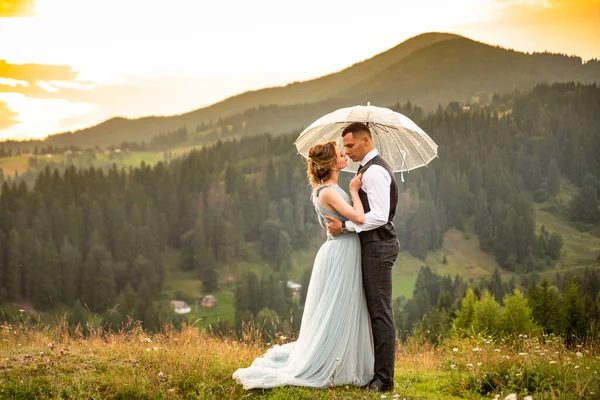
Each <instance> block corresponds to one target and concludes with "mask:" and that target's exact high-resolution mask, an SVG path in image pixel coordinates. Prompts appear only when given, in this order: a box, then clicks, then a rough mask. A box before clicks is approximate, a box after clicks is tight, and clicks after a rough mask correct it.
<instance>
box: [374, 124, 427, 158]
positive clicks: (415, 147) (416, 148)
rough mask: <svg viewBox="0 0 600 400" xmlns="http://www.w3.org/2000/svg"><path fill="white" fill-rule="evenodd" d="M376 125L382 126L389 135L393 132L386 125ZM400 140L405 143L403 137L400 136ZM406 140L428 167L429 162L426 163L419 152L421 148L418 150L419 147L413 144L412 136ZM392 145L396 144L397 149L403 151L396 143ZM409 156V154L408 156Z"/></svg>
mask: <svg viewBox="0 0 600 400" xmlns="http://www.w3.org/2000/svg"><path fill="white" fill-rule="evenodd" d="M376 125H379V126H380V127H382V128H383V129H385V131H386V132H387V133H389V134H390V135H391V132H390V131H389V129H388V127H387V126H386V125H384V124H376ZM403 129H406V128H403ZM398 138H399V139H400V140H401V141H402V142H404V140H403V139H404V138H402V137H400V136H398ZM406 138H407V139H408V142H409V143H410V145H411V146H412V147H413V148H414V149H415V150H416V152H417V154H418V155H419V157H421V160H422V161H423V165H427V161H425V158H424V157H423V155H422V154H421V152H420V151H419V148H418V147H417V146H416V145H415V144H414V143H413V141H412V140H411V138H410V136H406ZM392 143H394V144H395V145H396V148H397V149H398V150H399V151H402V150H401V149H400V147H399V146H398V144H397V143H396V141H394V140H392ZM401 154H402V153H401ZM407 155H408V154H407Z"/></svg>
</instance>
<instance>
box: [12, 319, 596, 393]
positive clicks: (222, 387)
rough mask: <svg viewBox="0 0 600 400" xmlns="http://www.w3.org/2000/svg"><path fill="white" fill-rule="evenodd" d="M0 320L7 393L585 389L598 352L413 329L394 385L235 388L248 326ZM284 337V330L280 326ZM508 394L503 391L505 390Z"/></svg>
mask: <svg viewBox="0 0 600 400" xmlns="http://www.w3.org/2000/svg"><path fill="white" fill-rule="evenodd" d="M1 328H2V329H0V332H1V333H0V336H1V337H2V341H1V344H0V353H1V354H2V357H1V359H0V371H1V372H0V398H6V399H32V398H35V399H58V398H86V399H130V398H137V399H178V398H185V399H241V398H245V399H382V398H388V399H404V398H406V399H479V398H500V399H504V398H505V397H506V396H508V395H510V394H517V395H518V398H519V399H522V398H524V397H525V396H527V395H531V396H532V397H533V398H534V399H536V400H537V399H557V398H558V399H594V398H598V394H600V378H599V376H598V371H599V370H600V352H599V350H598V348H593V347H591V346H581V347H577V348H574V349H572V350H568V349H566V348H565V347H564V346H563V345H562V340H561V339H559V338H553V337H548V336H542V337H541V338H540V339H538V338H521V339H518V340H517V341H516V342H507V343H501V342H494V341H492V340H484V339H482V338H477V337H475V338H471V339H456V340H447V341H446V342H444V343H442V344H441V345H439V346H432V345H430V344H428V343H425V342H420V341H419V340H418V339H413V340H412V341H410V342H408V343H407V344H406V345H399V346H398V348H397V352H396V377H395V388H394V392H393V393H388V394H386V395H384V396H385V397H384V396H382V395H381V394H373V393H367V392H364V391H362V390H360V389H357V388H354V387H348V386H346V387H331V388H327V389H322V390H314V389H306V388H295V387H286V388H277V389H273V390H253V391H244V390H243V389H242V388H241V386H239V385H238V384H236V383H235V382H234V381H233V380H232V379H231V374H232V373H233V372H234V371H235V370H236V369H237V368H240V367H245V366H248V365H249V364H250V363H251V362H252V360H253V359H254V358H255V357H257V356H259V355H261V354H262V353H263V352H264V351H265V349H266V346H267V345H265V344H262V341H261V340H260V334H259V332H257V331H246V333H245V335H244V337H243V338H242V339H240V340H236V339H233V338H229V337H214V336H211V335H210V334H208V333H206V332H203V331H199V330H198V329H197V328H196V327H194V326H187V327H184V328H183V329H182V330H181V331H176V330H173V329H171V328H167V329H165V330H163V332H162V333H161V334H156V335H152V336H149V335H147V334H146V333H145V332H144V331H142V330H141V329H133V330H131V331H129V332H123V333H116V334H106V333H103V332H101V331H92V332H91V333H90V334H89V335H88V336H87V337H84V336H83V335H82V334H81V331H79V332H76V333H75V335H69V334H68V333H67V330H66V328H61V327H57V328H52V329H49V328H39V327H34V328H31V327H27V326H26V325H21V326H8V325H5V326H3V327H1ZM281 340H282V342H283V341H284V340H291V338H286V337H285V336H281ZM509 398H510V397H509Z"/></svg>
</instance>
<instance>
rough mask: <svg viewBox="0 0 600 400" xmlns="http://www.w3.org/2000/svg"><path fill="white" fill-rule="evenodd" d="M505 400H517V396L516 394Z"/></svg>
mask: <svg viewBox="0 0 600 400" xmlns="http://www.w3.org/2000/svg"><path fill="white" fill-rule="evenodd" d="M504 400H517V394H516V393H511V394H509V395H508V396H506V397H505V398H504Z"/></svg>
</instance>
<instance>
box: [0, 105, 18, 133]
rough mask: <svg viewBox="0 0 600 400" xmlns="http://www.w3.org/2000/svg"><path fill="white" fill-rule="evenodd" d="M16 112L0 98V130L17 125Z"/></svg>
mask: <svg viewBox="0 0 600 400" xmlns="http://www.w3.org/2000/svg"><path fill="white" fill-rule="evenodd" d="M17 116H18V114H17V113H16V112H14V111H13V110H11V109H10V107H9V106H8V104H6V103H5V102H3V101H1V100H0V131H1V130H4V129H8V128H10V127H11V126H14V125H17V124H18V123H19V121H18V120H17V119H16V118H17Z"/></svg>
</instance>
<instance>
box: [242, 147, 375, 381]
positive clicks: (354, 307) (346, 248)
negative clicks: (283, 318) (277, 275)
mask: <svg viewBox="0 0 600 400" xmlns="http://www.w3.org/2000/svg"><path fill="white" fill-rule="evenodd" d="M308 155H309V158H308V171H307V175H308V179H309V181H310V183H311V185H312V187H313V191H312V202H313V204H314V206H315V210H316V212H317V214H318V216H319V222H320V223H321V226H323V219H324V218H325V216H326V215H330V216H334V217H336V218H339V219H341V220H343V221H345V220H350V221H352V222H355V223H357V224H362V223H363V221H364V215H365V214H364V210H363V207H362V204H361V202H360V199H359V197H358V190H359V189H360V187H361V184H362V182H361V176H360V175H357V176H355V177H354V178H353V179H352V181H351V182H350V196H348V194H347V193H346V192H345V191H344V190H342V189H341V188H340V187H339V186H338V176H339V173H340V170H341V169H343V168H345V167H346V165H347V163H348V161H347V160H346V156H345V154H344V153H343V152H341V151H340V150H339V149H338V147H337V146H336V144H335V142H329V143H325V144H317V145H314V146H313V147H312V148H311V149H310V151H309V153H308ZM373 357H374V356H373V339H372V334H371V325H370V322H369V315H368V311H367V306H366V302H365V297H364V292H363V285H362V274H361V253H360V241H359V239H358V235H357V234H356V233H354V232H350V233H344V234H342V235H339V236H335V237H333V236H331V235H330V234H329V233H328V234H327V241H325V243H323V245H322V246H321V248H320V249H319V251H318V253H317V256H316V258H315V262H314V266H313V270H312V275H311V278H310V284H309V286H308V292H307V296H306V303H305V305H304V314H303V316H302V324H301V327H300V334H299V336H298V340H297V341H296V342H292V343H287V344H284V345H282V346H279V345H276V346H274V347H272V348H271V349H269V350H268V351H267V352H266V353H265V354H264V355H263V356H262V357H258V358H257V359H256V360H254V362H253V363H252V365H251V366H250V367H248V368H241V369H238V370H237V371H235V372H234V374H233V378H234V379H235V380H236V381H237V382H238V383H240V384H242V385H243V387H244V389H252V388H272V387H277V386H284V385H294V386H307V387H313V388H324V387H327V386H332V385H347V384H352V385H356V386H363V385H366V384H367V383H368V382H369V381H370V380H371V378H372V377H373V363H374V358H373Z"/></svg>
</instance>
